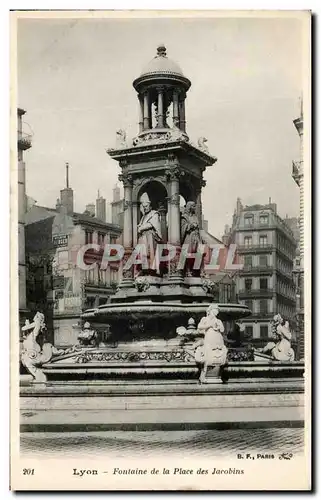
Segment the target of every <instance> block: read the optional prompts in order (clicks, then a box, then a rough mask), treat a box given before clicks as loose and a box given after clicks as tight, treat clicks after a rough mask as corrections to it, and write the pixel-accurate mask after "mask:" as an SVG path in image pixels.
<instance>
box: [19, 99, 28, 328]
mask: <svg viewBox="0 0 321 500" xmlns="http://www.w3.org/2000/svg"><path fill="white" fill-rule="evenodd" d="M25 113H26V112H25V110H23V109H21V108H18V109H17V118H18V131H17V132H18V134H17V136H18V137H17V139H18V140H17V147H18V269H19V318H20V323H24V321H25V319H26V315H27V312H28V311H27V297H26V261H25V213H26V210H27V196H26V166H25V162H24V152H25V151H27V150H28V149H30V148H31V139H32V137H31V134H30V133H27V132H25V130H24V129H25V127H24V124H23V122H22V117H23V115H25Z"/></svg>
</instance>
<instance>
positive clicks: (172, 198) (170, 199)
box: [167, 193, 180, 207]
mask: <svg viewBox="0 0 321 500" xmlns="http://www.w3.org/2000/svg"><path fill="white" fill-rule="evenodd" d="M167 201H168V203H170V204H171V205H175V206H177V207H179V205H180V199H179V193H174V194H172V195H171V196H169V197H168V198H167Z"/></svg>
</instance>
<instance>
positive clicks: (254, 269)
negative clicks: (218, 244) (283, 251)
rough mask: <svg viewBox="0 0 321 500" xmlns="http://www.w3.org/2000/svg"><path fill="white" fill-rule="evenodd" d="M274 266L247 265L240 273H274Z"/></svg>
mask: <svg viewBox="0 0 321 500" xmlns="http://www.w3.org/2000/svg"><path fill="white" fill-rule="evenodd" d="M273 271H274V267H272V266H247V267H243V269H242V270H240V274H263V273H273Z"/></svg>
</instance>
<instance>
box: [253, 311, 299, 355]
mask: <svg viewBox="0 0 321 500" xmlns="http://www.w3.org/2000/svg"><path fill="white" fill-rule="evenodd" d="M273 326H274V327H275V328H276V340H277V341H276V342H269V343H268V344H267V345H266V346H265V347H264V348H263V349H262V350H261V352H262V353H263V354H268V355H269V356H270V357H271V359H272V360H275V361H294V358H295V355H294V351H293V349H292V347H291V338H292V335H291V332H290V328H289V323H288V321H284V320H283V319H282V318H281V316H280V315H279V314H278V315H277V316H275V317H274V320H273Z"/></svg>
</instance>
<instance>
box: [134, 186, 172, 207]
mask: <svg viewBox="0 0 321 500" xmlns="http://www.w3.org/2000/svg"><path fill="white" fill-rule="evenodd" d="M143 195H144V199H147V198H146V195H147V197H148V199H149V201H150V203H151V206H152V209H153V210H159V209H160V208H162V207H164V205H165V208H166V211H167V196H168V194H167V189H166V187H165V186H164V184H163V183H162V182H160V181H158V180H148V181H147V182H146V183H145V184H143V185H142V186H141V188H140V189H139V191H138V193H137V201H139V202H140V200H141V198H142V197H143Z"/></svg>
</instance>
